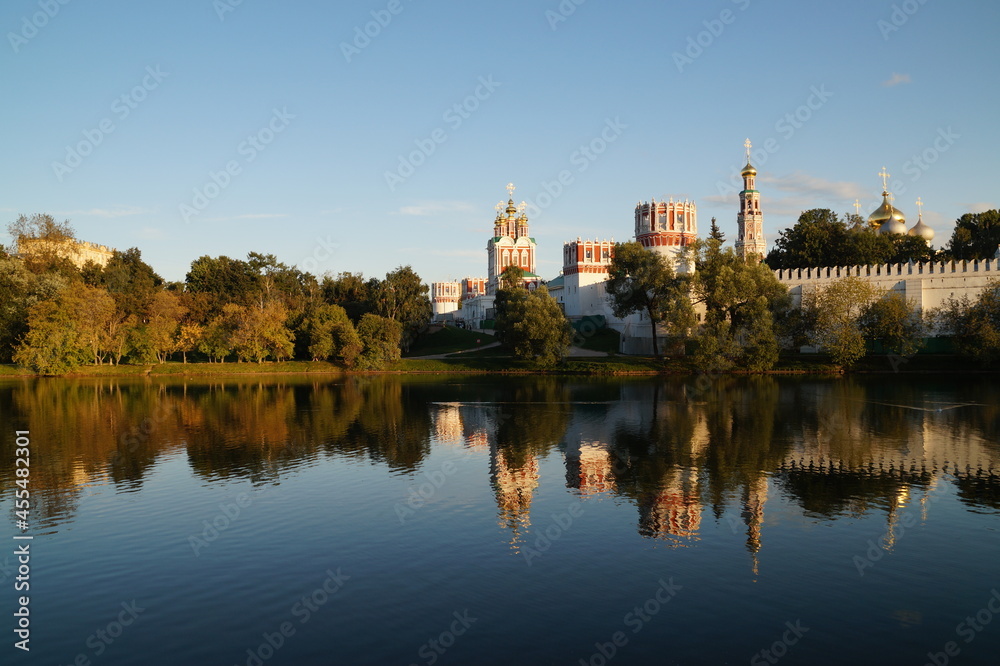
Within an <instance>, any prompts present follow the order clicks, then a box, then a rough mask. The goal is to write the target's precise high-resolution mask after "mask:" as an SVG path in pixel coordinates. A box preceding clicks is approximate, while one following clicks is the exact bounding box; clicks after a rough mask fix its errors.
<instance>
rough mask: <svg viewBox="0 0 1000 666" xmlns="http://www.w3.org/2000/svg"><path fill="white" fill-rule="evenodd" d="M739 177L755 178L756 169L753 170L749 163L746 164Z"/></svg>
mask: <svg viewBox="0 0 1000 666" xmlns="http://www.w3.org/2000/svg"><path fill="white" fill-rule="evenodd" d="M740 175H741V176H743V177H744V178H745V177H747V176H756V175H757V169H754V168H753V165H752V164H750V162H747V165H746V166H745V167H743V171H741V172H740Z"/></svg>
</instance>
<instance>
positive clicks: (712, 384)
mask: <svg viewBox="0 0 1000 666" xmlns="http://www.w3.org/2000/svg"><path fill="white" fill-rule="evenodd" d="M0 428H2V432H0V460H2V463H0V508H2V509H3V516H4V518H5V519H4V521H3V526H2V528H0V540H2V542H3V544H4V545H3V547H2V550H0V580H2V583H0V590H2V591H0V608H2V609H3V611H4V612H3V615H4V617H6V618H7V619H6V620H5V621H4V629H3V636H5V640H4V644H3V646H0V654H2V655H3V656H2V658H0V663H3V664H22V663H23V664H27V663H31V664H70V663H74V660H76V663H80V664H84V663H90V664H145V665H155V664H219V665H222V666H229V665H234V664H240V665H249V666H253V665H255V664H256V665H258V666H260V665H261V664H269V665H270V664H306V665H309V664H379V665H381V664H400V665H402V666H407V665H409V664H426V665H428V666H429V665H432V664H442V665H445V664H484V665H485V664H567V665H568V666H570V665H577V664H581V663H583V664H592V665H594V666H600V665H601V664H604V663H614V664H724V663H731V664H746V663H751V664H771V663H778V662H780V663H782V664H914V665H915V666H919V665H921V664H925V663H937V664H944V663H954V664H996V663H998V656H997V655H998V654H1000V444H998V439H1000V438H998V432H1000V388H998V386H997V384H996V382H995V380H994V379H992V378H980V377H973V378H969V379H962V378H951V377H935V378H927V379H915V378H909V377H908V378H905V379H900V378H899V377H898V376H892V377H872V378H860V379H844V378H831V379H802V378H750V379H745V378H744V379H733V378H724V379H715V380H709V379H707V378H703V379H697V378H683V379H671V380H668V381H664V380H659V379H657V380H635V379H632V380H626V381H616V380H581V379H554V378H529V379H521V378H518V379H513V378H494V377H490V378H454V377H452V378H444V379H424V380H420V379H418V380H414V379H397V378H387V379H381V378H379V379H346V380H344V379H340V380H325V379H322V380H317V379H305V378H295V379H268V380H264V381H257V380H249V379H233V380H226V381H222V380H217V381H209V382H187V383H184V382H181V381H175V382H166V383H159V382H155V381H148V380H147V381H140V380H136V381H117V380H115V381H111V380H104V381H101V380H91V381H83V380H80V381H73V380H45V381H26V382H7V383H0ZM18 429H29V430H30V432H31V442H32V443H31V445H30V448H31V451H32V454H31V455H32V457H31V476H30V490H31V493H32V500H33V504H32V507H31V514H30V523H31V524H30V528H29V530H28V531H27V532H26V533H25V534H29V535H33V536H34V537H35V538H34V540H33V541H31V542H30V544H31V545H30V549H31V555H32V557H31V562H30V566H31V571H30V585H31V589H30V595H31V602H30V613H31V615H30V618H31V642H30V646H31V652H30V655H26V654H24V653H22V652H21V651H20V650H17V649H14V647H13V645H12V644H13V642H14V641H15V640H16V637H15V636H14V634H13V633H12V631H11V629H13V620H12V613H13V612H14V611H15V610H16V609H17V605H16V597H17V596H19V594H16V593H15V592H14V590H13V585H14V583H15V576H17V572H16V566H17V562H16V557H15V556H14V555H13V552H14V548H15V547H16V545H17V544H18V543H23V542H15V541H14V540H13V536H14V535H15V534H21V531H20V530H18V529H17V528H16V526H15V521H16V520H17V517H16V515H15V507H14V494H15V490H16V489H17V486H16V485H15V480H16V478H17V477H16V476H15V467H14V463H13V460H14V456H15V448H14V431H15V430H18ZM765 650H766V651H767V652H763V651H765ZM949 650H950V651H951V654H948V651H949Z"/></svg>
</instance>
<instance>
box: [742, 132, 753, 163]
mask: <svg viewBox="0 0 1000 666" xmlns="http://www.w3.org/2000/svg"><path fill="white" fill-rule="evenodd" d="M743 145H744V146H746V149H747V164H750V149H751V148H752V147H753V144H752V143H750V139H749V138H747V140H746V141H745V142H744V143H743Z"/></svg>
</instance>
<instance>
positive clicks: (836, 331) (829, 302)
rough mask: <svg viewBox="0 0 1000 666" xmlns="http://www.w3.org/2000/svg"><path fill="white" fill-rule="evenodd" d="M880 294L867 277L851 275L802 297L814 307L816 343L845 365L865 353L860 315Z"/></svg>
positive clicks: (852, 362) (808, 304)
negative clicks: (865, 278) (864, 278)
mask: <svg viewBox="0 0 1000 666" xmlns="http://www.w3.org/2000/svg"><path fill="white" fill-rule="evenodd" d="M880 296H881V294H880V292H879V290H878V289H876V288H875V287H874V286H873V285H872V284H871V283H869V282H868V281H867V280H863V279H862V278H860V277H857V276H850V277H845V278H841V279H839V280H836V281H834V282H833V283H832V284H830V285H829V286H827V287H826V288H825V289H818V290H816V291H814V292H810V293H809V294H806V295H805V296H804V297H803V301H804V303H803V307H805V308H809V309H812V310H813V311H814V314H813V316H814V318H815V322H816V323H815V329H814V331H813V335H812V340H813V342H814V344H816V345H818V346H819V347H820V348H822V349H823V350H825V351H826V352H828V353H829V354H830V357H831V358H832V359H833V361H834V363H837V364H839V365H842V366H844V367H845V368H847V367H850V366H852V365H854V363H856V362H857V361H858V359H860V358H861V357H863V356H864V355H865V336H864V333H863V331H862V330H861V315H862V313H864V312H865V311H867V310H868V308H869V307H870V306H871V304H872V303H874V302H875V301H876V300H877V299H878V298H879V297H880Z"/></svg>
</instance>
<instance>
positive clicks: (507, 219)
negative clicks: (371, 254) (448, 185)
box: [431, 139, 1000, 354]
mask: <svg viewBox="0 0 1000 666" xmlns="http://www.w3.org/2000/svg"><path fill="white" fill-rule="evenodd" d="M744 146H745V148H746V159H747V162H746V166H744V167H743V170H742V171H741V176H742V178H743V190H742V191H741V192H740V193H739V198H740V207H739V212H738V213H737V216H736V221H737V237H736V241H735V243H734V246H735V249H736V252H737V253H738V254H739V255H740V256H743V257H748V256H757V257H760V258H763V257H764V256H765V255H766V254H767V244H766V242H765V237H764V215H763V209H762V206H761V194H760V191H759V190H758V189H757V184H756V180H757V169H756V168H754V166H753V165H752V164H751V151H750V149H751V143H750V140H749V139H747V141H746V143H745V144H744ZM879 176H881V177H882V203H881V205H880V206H879V207H878V208H877V209H876V210H875V211H874V212H872V213H871V215H869V217H868V224H869V225H870V226H872V227H874V228H875V229H877V230H878V232H879V233H881V234H909V235H911V236H920V237H921V238H923V239H924V240H925V241H926V242H927V243H930V242H931V241H932V240H933V239H934V230H933V229H931V228H930V227H929V226H928V225H926V224H925V223H924V221H923V212H922V208H921V207H922V205H923V204H922V202H921V201H920V200H919V199H918V200H917V205H918V210H919V213H918V216H917V222H916V224H914V225H913V227H912V228H909V229H908V228H907V226H906V217H905V216H904V214H903V213H902V211H900V210H899V209H898V208H896V207H895V206H893V204H892V195H891V194H890V193H889V186H888V185H889V184H888V179H889V174H888V173H887V172H886V170H885V168H884V167H883V169H882V171H881V172H880V173H879ZM514 189H515V188H514V185H513V184H510V185H508V186H507V191H508V201H507V203H506V205H505V204H503V203H502V202H501V203H500V204H498V205H497V216H496V219H495V220H494V226H493V236H492V237H491V238H490V239H489V240H488V241H487V243H486V254H487V268H488V277H486V278H482V277H480V278H471V277H469V278H465V279H464V280H462V281H461V282H435V283H433V284H432V285H431V302H432V305H433V312H434V317H435V319H438V320H456V319H461V320H464V321H465V322H466V323H467V325H469V326H471V327H473V328H481V327H484V326H487V327H488V326H489V325H490V321H491V320H492V319H493V314H494V310H493V303H494V296H495V294H496V291H497V289H498V288H499V286H500V276H501V275H502V274H503V271H504V270H506V269H507V267H509V266H519V267H520V268H521V269H522V270H523V271H524V281H525V284H526V286H527V287H528V289H530V290H533V289H535V288H536V287H538V285H540V284H543V280H542V279H541V278H540V276H538V275H537V273H536V256H537V247H536V243H535V239H534V238H532V237H531V235H530V231H529V220H528V216H527V214H526V212H525V211H526V206H525V204H524V203H522V204H521V205H520V206H516V205H515V204H514ZM634 220H635V226H634V238H635V240H636V241H637V242H639V243H641V244H642V245H643V247H645V248H647V249H648V250H649V251H650V252H656V253H657V254H660V255H661V256H663V257H664V258H665V259H667V260H668V261H670V262H671V263H672V265H673V266H674V267H675V270H677V271H678V272H682V273H683V272H687V271H691V270H693V266H690V265H686V264H685V263H684V262H682V261H681V256H682V252H683V250H684V248H685V247H687V246H688V245H690V244H691V243H692V242H693V241H694V240H695V239H696V238H697V237H698V209H697V205H696V204H695V202H694V201H689V200H684V201H680V200H677V201H675V200H674V199H672V198H671V199H669V200H667V201H656V200H655V199H652V200H650V201H649V202H639V203H638V204H636V207H635V213H634ZM614 247H615V241H614V238H611V239H610V240H608V239H604V240H597V239H594V240H584V239H582V238H577V239H576V240H573V241H568V242H566V243H564V244H563V267H562V271H561V273H560V275H559V276H558V277H556V278H554V279H551V280H548V281H545V282H544V284H545V285H546V287H547V289H548V291H549V294H550V295H551V296H552V297H553V298H555V299H556V301H557V302H558V303H559V305H560V307H561V308H562V309H563V312H564V313H565V314H566V316H567V317H568V318H569V319H570V320H571V321H579V320H581V319H583V318H586V317H597V316H600V317H603V318H604V319H605V320H606V322H607V325H608V326H609V327H610V328H612V329H614V330H616V331H618V332H619V333H620V334H621V340H622V342H621V352H622V353H633V354H648V353H651V350H652V336H653V331H652V327H651V326H650V323H649V321H648V319H646V318H645V317H644V315H641V314H635V315H631V316H629V317H627V318H625V319H620V318H617V317H615V316H614V314H613V313H612V311H611V306H610V303H609V300H608V294H607V291H606V289H605V283H606V282H607V280H608V266H609V265H610V263H611V257H612V256H613V255H614ZM775 275H776V277H777V278H778V280H779V281H780V282H781V283H782V284H784V285H785V286H787V287H788V289H789V292H790V293H791V295H792V298H793V302H794V303H795V304H796V305H797V304H799V303H801V300H802V296H803V294H804V293H806V292H808V291H809V290H812V289H817V288H824V287H826V286H827V285H829V284H830V283H831V282H833V281H835V280H837V279H839V278H842V277H846V276H849V275H850V276H857V277H861V278H864V279H866V280H868V281H870V282H871V283H872V284H873V285H875V286H876V287H878V288H880V289H884V290H887V291H893V292H897V293H900V294H902V295H903V296H905V297H906V298H907V300H909V301H910V302H911V303H912V304H914V305H915V306H916V309H917V310H918V311H920V312H925V311H929V310H931V309H933V308H936V307H939V306H941V305H942V304H944V303H945V302H947V301H948V299H950V298H961V297H962V296H969V297H970V298H975V297H976V296H977V295H978V293H979V292H980V291H981V290H982V289H983V288H984V287H985V286H986V283H987V281H988V280H989V279H991V278H997V277H1000V250H998V252H997V256H996V257H994V258H993V259H987V260H984V261H972V262H954V263H953V262H948V263H942V262H929V263H908V264H884V265H875V266H822V267H815V268H803V269H784V270H777V271H775ZM460 303H461V308H460V305H459V304H460ZM664 342H665V340H664Z"/></svg>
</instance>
